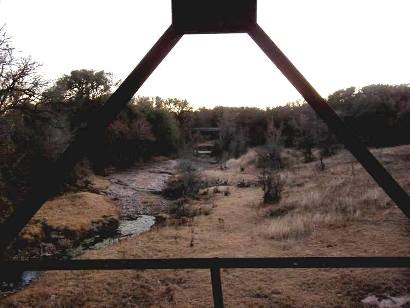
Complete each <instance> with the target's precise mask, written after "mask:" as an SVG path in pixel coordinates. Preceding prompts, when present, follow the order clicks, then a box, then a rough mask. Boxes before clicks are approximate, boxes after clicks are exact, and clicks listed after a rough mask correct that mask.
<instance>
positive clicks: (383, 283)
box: [0, 146, 410, 307]
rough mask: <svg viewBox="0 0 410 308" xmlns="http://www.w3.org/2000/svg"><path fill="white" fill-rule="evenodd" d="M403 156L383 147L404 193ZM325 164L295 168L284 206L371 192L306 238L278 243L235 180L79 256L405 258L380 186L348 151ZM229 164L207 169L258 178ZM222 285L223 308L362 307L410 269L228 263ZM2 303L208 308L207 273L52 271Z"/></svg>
mask: <svg viewBox="0 0 410 308" xmlns="http://www.w3.org/2000/svg"><path fill="white" fill-rule="evenodd" d="M409 153H410V147H409V146H407V147H400V148H393V149H389V150H385V151H384V153H382V155H383V158H382V159H383V160H384V161H385V163H386V162H387V165H388V166H389V168H390V170H391V171H392V172H393V173H394V175H395V176H396V177H397V178H398V179H399V180H400V182H401V183H402V184H403V185H404V186H405V187H406V189H409V188H410V179H409V178H408V170H409V167H410V159H409V158H410V157H409ZM377 155H379V154H377ZM326 163H327V166H328V169H327V171H326V172H325V173H320V174H318V173H317V172H316V171H312V170H314V163H312V164H301V165H297V166H294V168H293V169H292V170H293V171H291V172H289V174H288V176H287V177H288V182H287V186H286V187H287V188H286V189H285V192H284V198H283V200H282V201H281V203H283V202H289V198H295V196H296V197H297V198H299V199H303V197H304V196H305V195H306V194H307V193H309V191H311V190H321V189H325V188H334V194H335V195H337V196H339V195H340V198H342V197H343V195H344V194H346V193H351V194H352V195H353V196H354V197H355V198H358V196H360V195H365V193H366V192H371V193H368V196H369V197H368V199H365V198H364V197H363V198H362V199H363V200H362V199H360V206H362V205H363V207H364V206H365V205H366V206H367V207H366V208H363V209H361V212H360V215H359V216H358V217H355V219H353V220H347V221H343V222H338V223H334V224H326V225H321V224H318V225H317V226H315V228H314V231H313V232H312V233H310V234H309V235H307V236H306V237H303V238H295V239H289V240H274V239H272V238H270V237H269V236H267V235H266V233H265V231H264V230H265V229H266V226H269V225H270V224H272V222H273V219H274V218H271V217H266V216H264V215H262V214H261V207H260V200H261V198H262V191H261V190H260V188H257V187H250V188H237V187H235V186H232V187H230V192H231V194H230V195H229V196H224V195H223V194H213V195H212V196H210V197H209V196H208V198H209V199H208V200H200V201H197V202H207V203H211V204H213V206H214V209H213V211H212V212H211V213H210V215H208V216H199V217H195V219H194V221H193V223H192V224H191V225H167V226H162V227H158V228H155V229H153V230H151V231H150V232H147V233H144V234H142V235H140V236H136V237H132V238H129V239H127V240H124V241H121V242H119V243H116V244H114V245H113V246H110V247H106V248H104V249H102V250H98V251H90V252H87V253H86V254H84V255H83V256H81V258H85V259H87V258H165V257H214V256H235V257H243V256H259V257H266V256H368V255H373V256H386V255H389V256H405V255H410V245H409V244H410V243H409V231H410V223H409V221H408V219H407V218H405V216H404V215H403V214H402V213H401V212H400V211H399V210H398V209H397V208H396V207H395V206H394V205H392V204H391V202H389V201H388V199H387V197H385V196H384V195H383V193H382V192H375V190H377V187H376V186H375V184H374V183H373V182H372V180H371V179H370V178H369V177H368V176H367V175H366V174H365V173H364V172H363V170H361V169H360V167H359V166H358V165H357V164H352V163H351V158H350V156H349V155H346V154H340V155H338V156H336V157H333V158H331V159H329V160H328V161H326ZM352 165H353V169H354V171H352ZM234 169H235V168H233V167H232V168H231V169H228V170H227V171H220V170H218V169H217V168H214V169H211V170H208V171H207V172H205V174H207V176H209V177H212V176H214V177H218V178H224V177H229V179H230V184H234V182H235V181H239V180H240V179H241V178H243V177H247V178H249V179H252V178H253V179H254V178H255V176H256V174H255V173H254V172H253V171H246V170H245V173H244V174H239V171H237V170H234ZM249 169H251V168H249ZM247 172H248V173H247ZM235 174H236V176H235ZM346 187H350V188H349V190H346ZM374 195H376V197H375V199H374V200H373V199H371V197H372V196H373V197H374ZM366 198H367V197H366ZM369 200H370V201H371V202H370V201H369ZM372 200H373V201H372ZM365 201H366V202H365ZM300 202H302V200H301V201H300ZM372 202H377V206H376V205H374V204H373V203H372ZM379 203H380V204H379ZM373 205H374V206H373ZM278 206H280V204H279V205H278ZM222 283H223V291H224V298H225V304H226V306H227V307H362V306H364V304H363V303H362V302H361V300H363V299H364V298H366V297H368V296H370V295H374V296H376V297H377V298H386V297H388V296H405V295H408V294H410V272H409V270H408V269H399V270H384V269H379V270H357V269H355V270H349V269H348V270H333V269H330V270H304V269H302V270H301V269H296V270H288V269H279V270H278V269H275V270H266V269H263V270H253V269H250V270H245V269H241V270H234V269H229V270H223V271H222ZM0 306H1V307H78V306H84V307H210V306H212V298H211V285H210V275H209V272H208V271H204V270H158V271H151V270H149V271H148V270H147V271H113V272H109V271H98V272H97V271H95V272H92V271H82V272H48V273H45V274H43V275H42V276H41V278H40V279H39V280H38V281H36V282H35V283H33V284H32V285H31V286H30V287H28V288H26V289H24V290H22V291H20V292H18V293H16V294H14V295H12V296H9V297H8V298H6V299H3V300H2V301H1V302H0ZM403 307H406V306H403ZM407 307H408V306H407Z"/></svg>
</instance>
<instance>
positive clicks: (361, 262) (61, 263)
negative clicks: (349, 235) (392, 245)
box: [0, 257, 410, 272]
mask: <svg viewBox="0 0 410 308" xmlns="http://www.w3.org/2000/svg"><path fill="white" fill-rule="evenodd" d="M210 268H410V257H289V258H286V257H278V258H182V259H124V260H121V259H93V260H41V261H2V262H0V272H4V271H50V270H130V269H210Z"/></svg>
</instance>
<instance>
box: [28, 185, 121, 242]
mask: <svg viewBox="0 0 410 308" xmlns="http://www.w3.org/2000/svg"><path fill="white" fill-rule="evenodd" d="M118 218H119V210H118V209H117V207H116V206H115V205H114V204H113V203H112V202H111V201H110V200H109V199H108V198H106V197H103V196H100V195H97V194H94V193H90V192H79V193H68V194H65V195H63V196H60V197H56V198H54V199H52V200H50V201H47V202H46V203H45V204H44V205H43V206H42V207H41V209H40V210H39V211H38V212H37V213H36V215H35V216H34V217H33V218H32V219H31V220H30V222H29V224H28V225H27V226H26V227H25V228H24V229H23V230H22V232H21V234H20V238H21V239H22V240H25V241H27V242H35V243H38V242H39V241H42V240H43V239H44V237H45V236H47V234H46V230H48V231H47V232H48V233H50V232H51V231H53V232H61V233H64V234H69V235H70V236H71V237H74V238H81V237H84V236H85V235H87V234H90V233H92V232H93V230H94V229H98V228H99V227H102V226H103V225H105V224H112V223H115V222H116V223H118Z"/></svg>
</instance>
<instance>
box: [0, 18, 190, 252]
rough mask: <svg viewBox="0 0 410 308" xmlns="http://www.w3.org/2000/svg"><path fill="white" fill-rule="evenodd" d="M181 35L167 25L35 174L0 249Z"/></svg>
mask: <svg viewBox="0 0 410 308" xmlns="http://www.w3.org/2000/svg"><path fill="white" fill-rule="evenodd" d="M181 37H182V34H178V33H177V32H176V31H175V30H174V28H173V26H170V27H169V28H168V29H167V30H166V31H165V32H164V34H163V35H162V36H161V37H160V38H159V40H158V41H157V42H156V43H155V45H154V46H153V47H152V48H151V50H150V51H149V52H148V53H147V54H146V56H145V57H144V58H143V59H142V60H141V62H140V63H139V64H138V65H137V67H136V68H135V69H134V70H133V71H132V72H131V73H130V75H129V76H128V77H127V78H126V79H125V80H124V81H123V83H122V84H121V85H120V86H119V87H118V89H117V90H116V91H115V92H114V93H113V94H112V95H111V97H110V98H109V99H108V101H107V102H106V103H105V104H104V106H103V107H102V108H101V110H100V111H99V112H98V113H97V114H96V115H95V116H94V117H93V118H92V119H90V120H89V122H88V125H87V127H86V128H84V129H82V130H81V131H80V132H79V133H78V134H77V136H76V138H75V140H74V141H73V143H71V144H70V146H69V147H68V148H67V149H66V151H65V152H64V153H63V154H62V155H61V157H60V158H59V159H58V160H57V161H56V162H55V163H53V164H50V166H49V168H48V169H47V170H43V172H42V174H39V175H38V176H37V177H36V181H35V183H34V188H33V190H32V192H31V193H30V194H29V195H28V197H27V198H26V199H25V200H24V201H23V202H22V203H21V204H19V205H18V206H17V207H16V209H15V211H14V212H13V214H12V215H11V216H10V218H9V219H8V220H7V221H6V222H4V223H3V224H2V225H1V226H0V251H3V250H4V248H6V247H7V245H8V244H10V243H11V241H12V240H13V239H14V238H15V237H16V236H17V235H18V233H19V232H20V231H21V230H22V229H23V228H24V226H25V225H26V224H27V223H28V222H29V221H30V219H31V217H33V216H34V214H35V213H36V212H37V211H38V210H39V209H40V208H41V206H42V205H43V203H44V202H46V201H47V200H48V199H49V198H50V197H51V196H53V195H54V194H55V193H56V192H57V191H58V187H59V185H61V184H62V183H63V182H64V180H65V178H66V177H67V176H68V175H69V173H70V171H71V170H72V169H73V168H74V167H75V165H76V163H77V162H79V161H80V160H81V158H82V157H83V156H84V154H85V153H87V151H89V150H90V149H91V148H92V146H93V142H94V141H95V139H96V138H98V137H99V136H102V134H103V132H104V130H105V128H106V127H107V126H108V125H109V124H110V122H111V121H112V120H114V119H115V117H116V116H117V115H118V113H119V112H120V111H121V110H122V109H123V108H124V107H125V106H126V105H127V104H128V102H129V101H130V100H131V98H132V96H133V95H134V94H135V93H136V92H137V90H138V89H139V88H140V87H141V86H142V85H143V84H144V82H145V81H146V80H147V79H148V77H149V76H150V75H151V73H152V72H153V71H154V70H155V69H156V68H157V66H158V65H159V64H160V63H161V62H162V60H163V59H164V58H165V57H166V56H167V55H168V53H169V52H170V51H171V50H172V48H173V47H174V46H175V45H176V44H177V43H178V41H179V40H180V39H181Z"/></svg>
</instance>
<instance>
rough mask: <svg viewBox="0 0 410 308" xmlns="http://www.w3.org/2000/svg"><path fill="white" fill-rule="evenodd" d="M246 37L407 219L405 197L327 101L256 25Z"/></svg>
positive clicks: (408, 208) (409, 204)
mask: <svg viewBox="0 0 410 308" xmlns="http://www.w3.org/2000/svg"><path fill="white" fill-rule="evenodd" d="M248 34H249V36H250V37H251V38H252V39H253V40H254V41H255V43H256V44H257V45H258V46H259V47H260V48H261V49H262V51H263V52H264V53H265V54H266V56H267V57H268V58H269V59H270V60H271V61H272V62H273V63H274V64H275V65H276V67H277V68H278V69H279V70H280V71H281V72H282V73H283V75H285V77H286V78H287V79H288V80H289V81H290V83H291V84H292V85H293V86H294V87H295V88H296V90H298V91H299V93H300V94H301V95H302V96H303V98H304V99H305V100H306V101H307V102H308V104H309V105H310V106H311V107H312V108H313V109H314V111H316V113H317V114H318V115H319V117H320V118H321V119H322V120H323V121H324V122H325V123H326V124H327V125H328V127H329V128H330V130H331V131H333V133H334V134H335V135H336V136H337V138H338V139H339V140H340V141H341V142H342V143H343V144H344V145H345V146H346V148H347V149H348V150H349V151H350V152H351V153H352V154H353V156H354V157H355V158H356V159H357V160H358V161H359V163H360V164H361V165H362V166H363V167H364V168H365V169H366V171H367V172H368V173H369V174H370V175H371V176H372V177H373V179H374V180H375V181H376V183H377V184H378V185H379V186H380V187H381V188H383V190H384V191H385V192H386V194H387V195H389V197H390V198H391V199H392V200H393V201H394V202H395V203H396V204H397V206H398V207H399V208H400V209H401V211H402V212H403V213H404V214H405V215H406V216H407V217H408V218H410V197H409V196H408V194H407V193H406V192H405V191H404V189H403V188H402V187H401V186H400V185H399V184H398V183H397V181H396V180H395V179H394V178H393V177H392V176H391V175H390V173H389V172H388V171H387V170H386V169H385V168H384V167H383V165H382V164H381V163H380V162H379V161H378V160H377V159H376V158H375V157H374V156H373V154H372V153H370V151H369V150H368V149H367V147H366V146H365V145H364V144H363V143H362V142H361V141H360V140H359V138H357V137H356V135H355V134H354V133H353V132H352V131H351V130H350V128H349V127H347V126H346V124H345V123H344V122H343V121H342V119H341V118H340V117H339V116H338V115H337V114H336V112H335V111H334V110H333V109H332V108H331V107H330V106H329V104H328V103H327V102H326V100H325V99H324V98H322V97H321V96H320V95H319V93H318V92H317V91H316V90H315V89H314V88H313V87H312V85H311V84H310V83H309V82H308V81H307V80H306V79H305V77H304V76H303V75H302V74H301V73H300V72H299V71H298V69H297V68H296V67H295V66H294V65H293V64H292V62H291V61H290V60H289V59H288V58H287V57H286V55H285V54H284V53H283V52H282V51H281V50H280V49H279V47H278V46H276V44H275V43H274V42H273V41H272V40H271V39H270V37H269V36H268V35H267V34H266V33H265V31H263V29H262V28H261V27H260V26H259V25H258V24H255V25H254V26H252V27H251V28H250V30H249V32H248Z"/></svg>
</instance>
